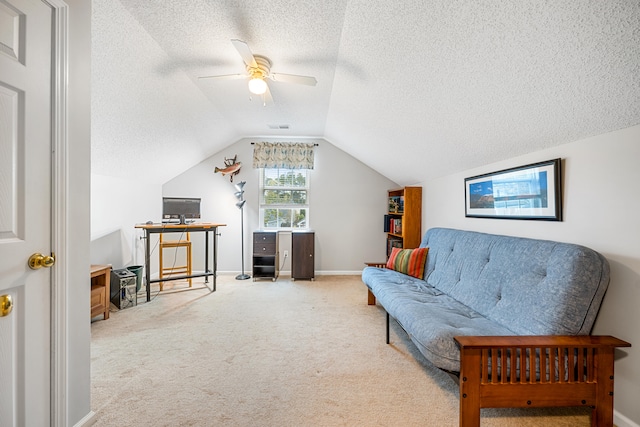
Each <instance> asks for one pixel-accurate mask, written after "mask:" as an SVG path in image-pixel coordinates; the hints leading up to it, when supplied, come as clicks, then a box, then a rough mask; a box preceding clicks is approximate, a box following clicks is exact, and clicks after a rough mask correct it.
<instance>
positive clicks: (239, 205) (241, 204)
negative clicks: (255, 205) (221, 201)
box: [236, 200, 247, 209]
mask: <svg viewBox="0 0 640 427" xmlns="http://www.w3.org/2000/svg"><path fill="white" fill-rule="evenodd" d="M245 203H247V201H246V200H242V201H241V202H238V203H236V207H237V208H238V209H242V207H243V206H244V204H245Z"/></svg>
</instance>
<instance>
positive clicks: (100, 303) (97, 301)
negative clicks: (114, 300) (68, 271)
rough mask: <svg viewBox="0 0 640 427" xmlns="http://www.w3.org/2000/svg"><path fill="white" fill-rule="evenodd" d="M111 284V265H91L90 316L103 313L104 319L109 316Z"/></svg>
mask: <svg viewBox="0 0 640 427" xmlns="http://www.w3.org/2000/svg"><path fill="white" fill-rule="evenodd" d="M110 285H111V266H110V265H92V266H91V318H92V319H93V318H94V317H96V316H97V315H99V314H104V320H107V319H108V318H109V303H110V290H109V289H110Z"/></svg>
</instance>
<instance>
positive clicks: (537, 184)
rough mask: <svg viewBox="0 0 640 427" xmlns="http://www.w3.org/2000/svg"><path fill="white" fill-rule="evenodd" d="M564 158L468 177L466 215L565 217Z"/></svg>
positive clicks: (480, 216)
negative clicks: (563, 197) (563, 196)
mask: <svg viewBox="0 0 640 427" xmlns="http://www.w3.org/2000/svg"><path fill="white" fill-rule="evenodd" d="M561 165H562V162H561V159H553V160H547V161H544V162H539V163H532V164H530V165H525V166H519V167H515V168H511V169H504V170H501V171H497V172H491V173H487V174H483V175H477V176H472V177H469V178H465V180H464V183H465V216H466V217H471V218H498V219H526V220H544V221H562V179H561V178H562V171H561Z"/></svg>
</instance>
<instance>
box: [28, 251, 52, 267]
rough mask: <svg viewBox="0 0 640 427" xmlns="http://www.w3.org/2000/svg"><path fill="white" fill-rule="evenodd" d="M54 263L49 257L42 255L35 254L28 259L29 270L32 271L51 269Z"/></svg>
mask: <svg viewBox="0 0 640 427" xmlns="http://www.w3.org/2000/svg"><path fill="white" fill-rule="evenodd" d="M55 263H56V259H55V258H54V257H53V256H52V255H51V256H50V255H42V254H40V253H35V254H33V255H31V256H30V257H29V262H28V264H29V268H31V269H32V270H37V269H39V268H42V267H45V268H49V267H52V266H53V265H54V264H55Z"/></svg>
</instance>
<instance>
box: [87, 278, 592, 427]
mask: <svg viewBox="0 0 640 427" xmlns="http://www.w3.org/2000/svg"><path fill="white" fill-rule="evenodd" d="M174 283H175V282H174ZM184 286H185V285H184V284H180V283H178V284H174V285H173V286H171V287H169V288H174V289H179V288H180V287H184ZM194 286H199V285H196V284H194ZM152 290H154V289H152ZM155 293H156V292H155V290H154V294H155ZM366 299H367V295H366V288H365V286H364V285H363V284H362V282H361V281H360V278H359V277H358V276H319V277H318V278H317V279H316V281H314V282H310V281H290V280H287V279H282V278H281V279H278V281H276V282H271V281H257V282H253V281H252V280H247V281H237V280H235V279H234V278H233V277H232V276H221V277H219V278H218V288H217V292H215V293H209V291H208V290H206V289H199V290H189V291H184V292H180V291H178V292H176V291H174V292H163V293H162V294H160V295H157V296H156V297H155V298H154V299H153V300H152V301H151V302H150V303H146V302H144V299H143V298H142V297H141V298H140V304H139V305H138V306H137V307H132V308H128V309H125V310H121V311H118V312H113V313H111V317H110V319H108V320H106V321H103V320H100V321H95V322H94V323H93V324H92V326H91V328H92V346H91V355H92V357H91V361H92V399H91V400H92V409H93V410H94V411H95V412H96V420H97V421H96V423H95V425H96V426H452V427H453V426H457V425H458V388H457V387H458V386H457V384H456V383H455V382H454V380H453V379H452V378H451V377H450V376H449V375H448V374H446V373H444V372H442V371H440V370H438V369H436V368H434V367H433V366H431V365H430V364H429V363H428V362H426V361H425V360H424V358H423V357H422V356H421V355H420V354H419V353H418V351H417V350H416V349H415V347H414V346H413V344H412V343H411V342H410V341H409V340H408V338H407V336H406V335H405V333H404V332H403V331H402V330H401V329H400V328H399V327H397V326H396V325H395V324H394V327H393V329H392V334H391V341H392V344H391V345H387V344H385V316H384V311H383V310H382V308H381V307H380V306H376V307H372V306H367V303H366ZM481 424H482V426H483V427H494V426H495V427H498V426H499V427H506V426H545V427H546V426H560V427H563V426H566V427H574V426H589V425H590V419H589V416H588V412H586V411H585V410H584V408H579V409H549V410H547V409H545V410H538V409H526V410H508V409H507V410H498V409H487V410H482V420H481Z"/></svg>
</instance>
